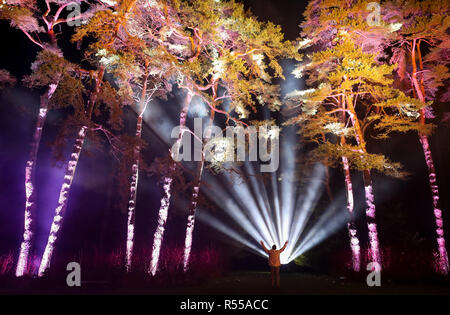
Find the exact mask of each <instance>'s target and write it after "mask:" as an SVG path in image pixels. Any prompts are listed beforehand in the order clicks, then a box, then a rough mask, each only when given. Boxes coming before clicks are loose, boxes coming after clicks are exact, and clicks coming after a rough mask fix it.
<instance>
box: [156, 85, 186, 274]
mask: <svg viewBox="0 0 450 315" xmlns="http://www.w3.org/2000/svg"><path fill="white" fill-rule="evenodd" d="M192 96H193V95H192V93H191V92H190V91H188V92H187V95H186V98H185V100H184V104H183V108H182V109H181V112H180V125H179V127H180V129H179V132H178V138H177V142H176V144H175V145H174V147H175V148H176V149H177V151H178V150H179V148H180V144H181V140H182V137H183V132H184V128H185V126H186V118H187V113H188V110H189V104H190V103H191V100H192ZM172 154H178V152H172ZM176 167H177V164H176V162H172V163H171V164H170V166H169V175H166V176H164V182H163V190H164V193H163V197H162V198H161V204H160V208H159V211H158V226H157V228H156V231H155V233H154V236H153V246H152V254H151V255H152V257H151V260H150V266H149V268H148V272H149V273H150V274H152V275H155V274H156V272H157V271H158V264H159V256H160V252H161V244H162V241H163V238H164V230H165V226H166V221H167V216H168V213H169V206H170V197H171V195H172V183H173V178H172V175H171V174H172V173H173V172H174V171H175V169H176Z"/></svg>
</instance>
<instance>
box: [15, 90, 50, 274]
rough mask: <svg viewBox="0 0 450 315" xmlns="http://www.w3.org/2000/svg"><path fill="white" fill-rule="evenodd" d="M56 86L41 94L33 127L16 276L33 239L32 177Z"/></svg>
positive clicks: (23, 267) (25, 266)
mask: <svg viewBox="0 0 450 315" xmlns="http://www.w3.org/2000/svg"><path fill="white" fill-rule="evenodd" d="M57 87H58V82H56V83H53V84H50V85H49V87H48V88H47V91H46V92H45V94H43V95H42V96H41V102H40V106H39V114H38V119H37V122H36V127H35V129H34V134H33V140H32V142H31V148H30V152H29V157H28V160H27V164H26V167H25V225H24V232H23V240H22V243H21V244H20V253H19V259H18V262H17V268H16V276H17V277H21V276H23V275H24V274H27V273H28V263H29V255H30V251H31V248H32V246H33V241H34V218H35V211H36V189H35V182H34V177H35V170H36V163H37V154H38V150H39V143H40V141H41V136H42V129H43V127H44V123H45V120H46V118H47V112H48V103H49V101H50V99H51V98H52V96H53V93H55V90H56V88H57Z"/></svg>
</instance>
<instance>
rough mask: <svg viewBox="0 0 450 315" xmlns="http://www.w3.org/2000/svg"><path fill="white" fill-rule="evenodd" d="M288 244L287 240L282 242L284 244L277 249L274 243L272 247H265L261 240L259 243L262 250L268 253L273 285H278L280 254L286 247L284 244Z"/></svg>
mask: <svg viewBox="0 0 450 315" xmlns="http://www.w3.org/2000/svg"><path fill="white" fill-rule="evenodd" d="M287 244H288V241H286V243H284V246H283V247H281V248H280V249H277V247H276V246H275V245H273V246H272V249H267V248H266V246H265V245H264V242H263V241H261V245H262V247H263V249H264V251H265V252H266V253H267V255H269V266H270V274H271V276H272V286H275V283H276V285H277V287H279V286H280V265H281V263H280V254H281V253H282V252H283V251H284V250H285V249H286V246H287Z"/></svg>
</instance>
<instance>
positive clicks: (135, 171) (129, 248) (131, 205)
mask: <svg viewBox="0 0 450 315" xmlns="http://www.w3.org/2000/svg"><path fill="white" fill-rule="evenodd" d="M148 65H149V63H148V62H146V64H145V72H144V82H143V85H142V90H141V97H140V99H139V106H138V111H139V115H138V118H137V123H136V137H137V138H139V139H141V136H142V120H143V116H144V112H145V109H146V106H145V104H146V95H147V83H148ZM140 153H141V148H140V146H136V147H135V148H134V163H133V165H132V167H131V172H132V176H131V183H130V198H129V200H128V220H127V243H126V264H125V267H126V270H127V271H130V270H131V263H132V258H133V247H134V230H135V229H134V228H135V221H136V218H135V217H136V196H137V188H138V180H139V155H140Z"/></svg>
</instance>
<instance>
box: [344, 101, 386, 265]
mask: <svg viewBox="0 0 450 315" xmlns="http://www.w3.org/2000/svg"><path fill="white" fill-rule="evenodd" d="M346 103H347V109H348V110H349V112H350V119H351V122H352V125H353V127H354V128H355V133H356V134H355V138H356V141H357V143H358V145H359V146H360V147H361V150H362V151H361V153H363V152H364V153H365V152H366V143H365V141H364V135H363V133H362V129H361V125H360V124H359V121H358V117H357V116H356V111H355V108H354V106H353V100H352V97H351V96H348V95H347V96H346ZM363 180H364V192H365V201H366V220H367V228H368V230H369V247H370V249H369V256H370V260H371V262H373V263H377V264H378V265H377V266H375V270H376V271H381V269H382V264H381V262H382V258H381V253H380V244H379V241H378V230H377V224H376V221H375V212H376V207H375V203H374V196H373V187H372V178H371V176H370V171H369V170H365V171H363Z"/></svg>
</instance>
